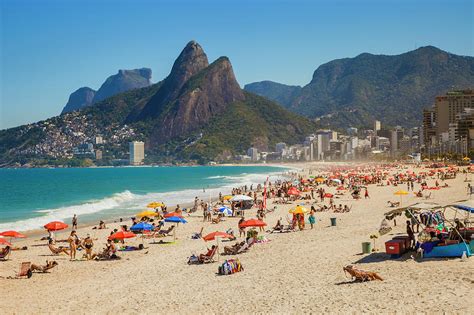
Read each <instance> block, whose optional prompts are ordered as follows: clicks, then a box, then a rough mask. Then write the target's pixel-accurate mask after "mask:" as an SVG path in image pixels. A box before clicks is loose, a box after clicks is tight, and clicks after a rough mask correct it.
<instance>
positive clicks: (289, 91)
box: [244, 81, 301, 107]
mask: <svg viewBox="0 0 474 315" xmlns="http://www.w3.org/2000/svg"><path fill="white" fill-rule="evenodd" d="M244 90H246V91H248V92H252V93H255V94H257V95H261V96H264V97H266V98H268V99H270V100H272V101H275V102H277V103H278V104H281V105H283V106H284V107H290V106H291V104H292V102H293V100H294V99H295V98H296V97H298V96H299V93H301V86H296V85H285V84H281V83H277V82H273V81H261V82H255V83H250V84H247V85H245V87H244Z"/></svg>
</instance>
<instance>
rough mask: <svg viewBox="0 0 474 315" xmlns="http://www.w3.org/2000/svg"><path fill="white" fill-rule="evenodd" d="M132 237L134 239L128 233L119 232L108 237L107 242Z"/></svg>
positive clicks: (133, 235) (132, 235) (131, 234)
mask: <svg viewBox="0 0 474 315" xmlns="http://www.w3.org/2000/svg"><path fill="white" fill-rule="evenodd" d="M132 237H135V234H134V233H132V232H128V231H120V232H117V233H114V234H112V235H110V236H109V237H108V239H109V240H115V239H119V240H123V239H124V238H132Z"/></svg>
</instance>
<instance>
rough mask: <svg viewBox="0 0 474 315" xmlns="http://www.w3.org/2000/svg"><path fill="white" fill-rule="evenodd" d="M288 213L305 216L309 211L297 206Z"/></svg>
mask: <svg viewBox="0 0 474 315" xmlns="http://www.w3.org/2000/svg"><path fill="white" fill-rule="evenodd" d="M288 212H289V213H293V214H303V213H308V209H306V208H305V207H303V206H296V207H295V208H293V209H290V211H288Z"/></svg>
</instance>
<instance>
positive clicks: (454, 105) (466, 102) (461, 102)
mask: <svg viewBox="0 0 474 315" xmlns="http://www.w3.org/2000/svg"><path fill="white" fill-rule="evenodd" d="M465 108H474V91H473V90H458V91H451V92H448V93H446V95H442V96H437V97H436V99H435V105H434V109H435V113H436V114H435V115H436V117H435V119H436V136H437V137H440V136H441V134H442V133H444V132H449V124H453V123H455V122H456V115H457V114H460V113H462V112H463V111H464V109H465Z"/></svg>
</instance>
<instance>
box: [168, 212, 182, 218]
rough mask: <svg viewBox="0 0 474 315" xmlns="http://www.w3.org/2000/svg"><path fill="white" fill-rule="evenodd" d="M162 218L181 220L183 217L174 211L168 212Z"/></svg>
mask: <svg viewBox="0 0 474 315" xmlns="http://www.w3.org/2000/svg"><path fill="white" fill-rule="evenodd" d="M163 217H165V218H171V217H178V218H182V217H183V216H182V215H181V213H178V212H176V211H174V212H170V213H167V214H165V215H164V216H163Z"/></svg>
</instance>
